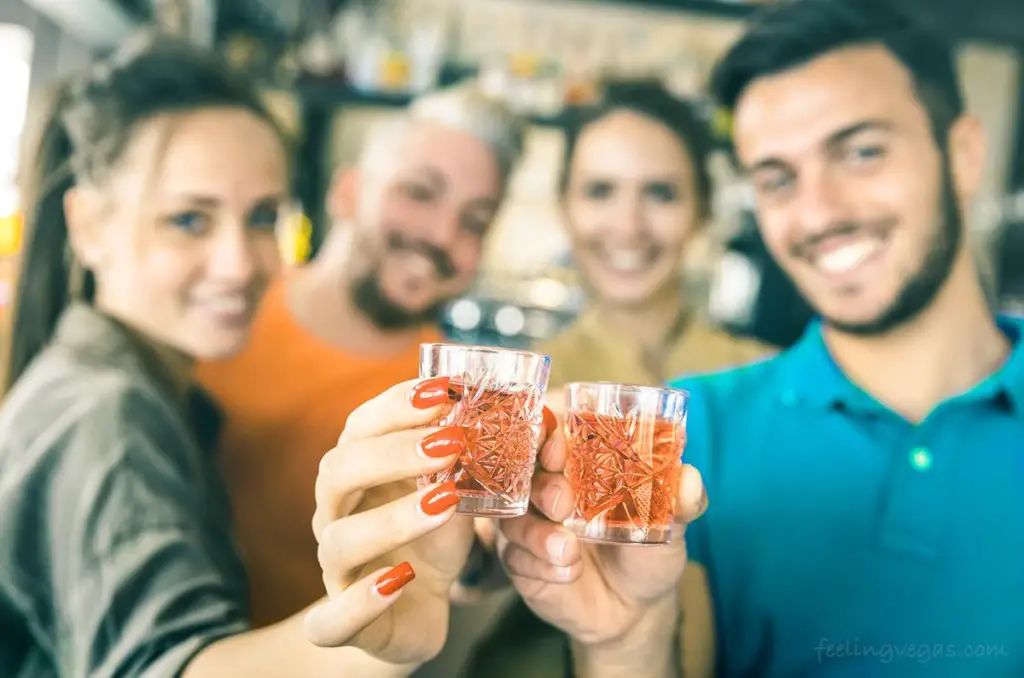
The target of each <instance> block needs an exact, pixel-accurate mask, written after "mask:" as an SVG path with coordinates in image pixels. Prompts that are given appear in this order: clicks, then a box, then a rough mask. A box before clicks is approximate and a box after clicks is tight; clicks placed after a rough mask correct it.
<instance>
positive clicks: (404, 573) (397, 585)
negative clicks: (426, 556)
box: [373, 563, 416, 597]
mask: <svg viewBox="0 0 1024 678" xmlns="http://www.w3.org/2000/svg"><path fill="white" fill-rule="evenodd" d="M415 578H416V573H415V572H414V571H413V569H412V565H410V564H409V563H402V564H400V565H396V566H394V567H393V568H391V569H390V570H388V571H387V572H385V573H384V574H382V575H381V576H380V579H378V580H377V583H376V584H374V585H373V588H375V589H376V590H377V593H378V594H380V595H382V596H384V597H387V596H391V595H394V594H396V593H398V592H399V591H400V590H402V587H404V586H405V585H406V584H408V583H409V582H411V581H412V580H413V579H415Z"/></svg>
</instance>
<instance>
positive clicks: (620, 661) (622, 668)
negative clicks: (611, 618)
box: [572, 596, 680, 678]
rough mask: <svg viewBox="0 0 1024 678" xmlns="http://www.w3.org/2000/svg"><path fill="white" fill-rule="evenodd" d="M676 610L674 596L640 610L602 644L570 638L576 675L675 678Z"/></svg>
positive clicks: (589, 677) (580, 677)
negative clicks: (619, 632)
mask: <svg viewBox="0 0 1024 678" xmlns="http://www.w3.org/2000/svg"><path fill="white" fill-rule="evenodd" d="M679 620H680V610H679V603H678V600H677V599H676V598H675V597H674V596H670V597H668V598H667V599H666V600H665V601H664V602H659V603H657V604H656V605H655V606H654V607H652V608H651V609H650V610H648V611H647V612H646V613H644V614H643V615H642V616H641V617H640V619H639V620H638V621H637V623H635V624H633V625H632V626H631V627H630V628H629V630H627V631H626V633H624V634H623V635H622V636H619V637H618V638H615V639H614V640H611V641H606V642H602V643H594V644H587V643H580V642H578V641H576V640H573V641H572V658H573V668H574V671H573V675H574V676H575V677H576V678H677V677H678V676H679V675H680V663H679V659H678V656H677V648H678V638H679Z"/></svg>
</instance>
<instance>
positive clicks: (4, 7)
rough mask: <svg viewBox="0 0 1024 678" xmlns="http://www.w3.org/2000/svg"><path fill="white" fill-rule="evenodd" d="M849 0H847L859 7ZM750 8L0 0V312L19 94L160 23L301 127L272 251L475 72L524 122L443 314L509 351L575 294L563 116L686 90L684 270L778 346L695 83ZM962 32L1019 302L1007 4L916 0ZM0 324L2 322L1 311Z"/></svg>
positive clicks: (765, 272) (791, 309) (1021, 201)
mask: <svg viewBox="0 0 1024 678" xmlns="http://www.w3.org/2000/svg"><path fill="white" fill-rule="evenodd" d="M853 1H855V0H851V2H853ZM759 4H761V3H756V2H744V1H742V0H731V1H730V0H646V1H633V2H629V1H626V0H622V1H619V2H609V1H600V2H598V1H594V0H590V1H588V0H549V1H543V0H404V1H402V0H379V1H375V2H367V1H361V0H350V1H347V2H346V1H339V0H0V88H2V90H3V91H4V93H5V96H4V103H3V105H2V108H0V314H2V315H3V318H4V319H6V318H7V317H8V316H9V306H10V300H11V284H12V280H13V275H14V273H15V271H16V269H17V256H16V255H17V252H18V249H19V246H20V221H19V217H18V205H17V194H16V190H15V181H16V172H17V155H18V146H19V138H20V135H21V130H22V127H23V125H24V121H25V117H26V111H27V110H28V111H30V110H31V107H30V102H31V100H32V99H33V98H34V96H36V95H37V94H38V93H39V92H40V91H41V89H42V88H44V87H45V86H46V84H47V83H48V82H50V81H51V80H52V79H53V78H54V77H56V76H58V75H59V74H61V73H62V72H64V71H66V70H68V69H70V68H73V67H75V66H78V65H80V64H82V63H83V62H85V61H86V60H88V59H89V58H90V57H91V56H93V55H96V54H102V53H103V52H104V51H106V50H109V49H110V48H111V47H112V46H114V45H116V44H117V43H118V42H119V41H120V40H122V39H123V38H124V37H125V36H126V35H127V34H128V33H129V32H130V31H131V30H133V29H134V28H135V27H138V26H141V25H144V24H147V23H151V22H158V23H160V24H161V25H162V26H164V27H165V28H166V29H167V30H172V31H177V32H183V33H186V34H188V35H189V36H190V37H191V38H192V39H193V40H195V41H196V42H198V43H202V44H207V45H211V46H214V47H215V48H216V49H218V50H220V51H222V52H223V53H225V54H226V55H227V56H228V58H229V59H230V61H231V63H232V64H233V65H234V66H235V67H237V68H238V69H240V70H242V71H244V72H246V73H249V74H251V75H253V76H255V77H257V78H258V79H259V81H260V82H261V83H263V86H264V91H265V93H266V97H267V99H268V101H270V102H271V104H272V106H273V110H274V111H276V112H277V113H278V114H279V115H280V117H281V120H282V121H283V122H284V124H285V126H286V127H287V128H288V129H289V130H290V131H291V132H292V133H294V135H295V137H296V140H297V153H298V157H297V168H298V172H297V177H296V186H295V195H296V199H297V201H298V205H299V207H300V209H301V211H300V212H299V214H298V216H296V218H295V219H294V222H293V223H292V224H291V225H290V227H289V228H288V229H286V231H285V232H284V233H282V237H281V244H282V251H283V252H284V253H285V256H286V257H287V258H288V259H289V261H291V262H293V263H301V262H302V261H304V260H306V259H307V258H308V257H311V256H315V253H316V249H317V246H318V244H319V242H320V241H321V240H322V237H323V234H324V232H325V229H326V228H328V227H329V226H328V224H326V223H325V222H324V218H323V209H322V206H323V202H324V191H325V187H326V186H327V185H328V183H329V180H330V176H331V173H332V171H333V169H334V168H335V167H336V166H338V165H339V164H344V163H347V162H351V161H352V160H353V159H354V156H355V153H356V151H357V149H358V147H359V141H360V138H361V135H362V132H363V130H364V129H365V128H366V126H367V124H368V123H370V122H371V121H373V120H374V119H378V118H380V117H382V116H388V115H393V114H394V113H395V112H396V111H397V110H399V109H400V108H401V107H402V106H403V105H405V104H406V103H407V102H408V101H409V99H410V97H411V96H414V95H415V94H416V93H418V92H422V91H426V90H429V89H431V88H434V87H436V86H438V85H444V84H450V83H452V82H454V81H458V80H460V79H462V78H467V77H474V78H479V79H480V80H481V81H482V82H483V83H484V84H485V85H486V87H487V88H488V89H489V90H491V91H493V92H494V93H495V94H496V95H499V96H503V97H505V98H507V99H508V100H509V101H510V102H511V103H513V104H514V106H515V107H516V108H517V109H518V110H520V111H521V112H522V113H523V114H524V115H526V116H528V117H529V118H530V120H531V122H532V126H531V132H530V137H529V141H528V152H527V155H526V159H525V161H524V162H523V164H522V165H521V167H520V168H519V170H518V172H517V174H516V176H515V179H514V181H513V187H512V191H511V196H510V199H509V201H508V202H507V204H506V206H505V208H504V210H503V212H502V215H501V217H500V219H499V221H498V223H497V225H496V226H495V231H494V233H493V235H492V237H491V238H490V239H489V242H488V252H487V255H486V259H485V264H484V269H483V274H482V276H481V278H480V281H479V284H478V285H477V287H476V289H475V290H474V291H473V292H472V293H471V294H469V295H467V296H466V297H465V298H463V299H460V300H458V301H456V302H455V303H453V304H452V305H451V306H450V307H449V308H448V309H447V311H446V313H445V317H444V319H443V326H444V328H445V330H446V331H447V332H448V334H449V335H450V336H451V337H452V338H454V339H456V340H458V341H466V342H472V343H484V344H497V345H504V346H520V345H524V344H526V343H529V342H531V341H533V340H536V339H540V338H544V337H547V336H550V335H552V334H554V333H555V332H557V331H558V330H559V329H560V328H561V327H563V326H564V325H565V324H566V323H567V322H569V321H570V320H571V319H572V318H573V317H574V316H575V314H576V313H577V311H578V310H579V308H580V307H581V306H582V304H583V302H584V299H585V291H584V290H583V289H582V288H581V287H580V285H579V282H578V280H577V276H576V274H575V271H574V268H573V262H572V260H571V256H570V254H569V250H568V244H567V242H566V236H565V233H564V230H563V228H562V225H561V218H560V213H559V205H558V200H557V195H556V189H555V178H556V177H557V175H558V172H559V167H560V163H561V143H562V135H561V131H560V129H559V121H560V116H561V114H562V112H563V110H564V107H565V106H566V105H567V104H571V103H575V102H580V101H586V100H587V99H589V98H591V97H595V96H600V86H599V83H600V81H601V79H602V78H604V77H607V76H637V77H649V78H658V79H662V80H664V81H665V82H666V83H667V84H668V85H669V86H670V87H671V89H672V90H673V91H674V92H675V93H676V94H677V95H678V96H680V97H684V98H688V99H692V100H695V101H697V102H699V103H700V104H701V105H702V106H703V110H704V111H705V112H706V115H707V116H708V121H709V124H711V125H712V126H713V127H714V128H715V130H716V132H717V133H718V135H719V140H720V147H721V152H720V153H719V154H718V156H717V157H716V158H714V159H713V163H714V168H713V170H714V176H715V178H716V198H715V207H716V209H715V223H714V224H713V228H712V229H710V230H709V237H708V238H707V242H706V243H704V244H703V246H702V247H697V248H694V254H693V261H692V262H690V264H688V275H689V282H688V285H690V286H691V287H692V293H693V295H694V298H695V299H697V300H700V303H701V304H702V305H703V306H704V307H705V309H706V310H707V311H708V312H709V314H710V315H711V316H712V317H713V318H714V319H715V320H717V321H718V322H720V323H721V324H723V325H725V326H727V327H729V328H731V329H732V330H733V331H734V332H736V333H739V334H748V335H753V336H756V337H758V338H760V339H762V340H766V341H769V342H771V343H775V344H778V345H786V344H788V343H789V342H790V341H792V340H793V339H794V338H795V337H796V336H797V335H798V334H799V332H800V330H801V329H802V326H803V323H804V322H805V321H806V319H807V318H806V312H805V311H804V310H803V307H802V306H801V305H800V304H799V303H798V300H796V298H795V296H794V293H793V291H792V290H791V289H790V288H789V287H788V285H787V284H786V283H785V281H784V280H782V279H781V278H780V277H779V276H778V275H777V272H776V271H774V270H773V269H772V267H771V265H770V263H769V262H768V260H767V258H766V256H765V254H764V252H763V249H762V247H761V245H760V242H759V240H758V238H757V236H756V231H755V230H754V226H755V224H754V222H753V217H752V215H751V213H750V203H749V197H748V193H747V191H746V190H745V187H744V185H743V184H742V182H740V181H738V180H737V179H736V178H735V177H734V176H733V173H732V171H731V169H730V164H729V161H728V142H727V138H726V137H727V131H728V121H727V120H723V119H721V117H720V116H718V115H716V113H715V110H714V108H713V107H712V105H711V104H710V102H707V101H705V99H704V96H703V91H702V88H703V84H704V82H705V80H706V77H707V74H708V71H709V69H710V67H711V65H712V63H713V62H714V60H715V58H716V57H717V56H718V55H719V54H720V53H721V52H722V51H723V50H724V49H725V48H726V46H727V45H728V44H729V43H730V41H732V40H733V39H734V38H735V36H736V35H737V33H738V31H739V30H740V28H741V26H742V22H743V21H745V20H746V18H747V17H749V15H750V14H751V12H752V11H754V10H755V9H756V8H757V7H758V6H759ZM919 4H920V6H921V10H922V12H924V13H926V14H928V15H929V16H930V17H931V18H932V19H933V20H934V21H935V22H936V24H937V25H938V26H939V27H940V28H942V29H943V30H944V31H946V32H948V33H949V34H951V35H952V36H954V37H955V38H956V39H957V40H958V44H959V45H960V66H961V68H962V70H963V74H964V76H965V78H964V79H965V82H966V85H967V99H968V104H969V107H970V108H971V109H972V110H973V111H975V112H976V113H978V114H979V115H980V116H981V117H982V119H983V122H984V124H985V127H986V129H987V130H988V133H989V135H990V144H991V150H992V154H991V157H990V164H989V167H988V174H987V179H986V192H985V198H984V199H983V200H982V201H981V202H980V203H979V204H978V205H977V209H978V212H979V214H978V217H977V218H976V219H975V220H974V222H973V223H974V228H975V230H976V234H975V240H976V243H977V245H978V256H979V258H980V259H981V260H982V261H983V262H984V270H985V271H986V276H987V283H988V285H989V289H990V291H991V294H992V299H993V303H996V304H998V305H1000V306H1001V307H1002V308H1003V309H1004V310H1010V311H1017V312H1024V223H1022V221H1024V135H1022V133H1021V115H1020V113H1021V110H1022V106H1021V98H1022V91H1024V90H1022V87H1021V51H1022V50H1021V46H1022V45H1024V4H1022V3H1020V2H1018V1H1017V0H976V1H975V2H971V3H965V2H962V0H920V1H919ZM4 324H5V325H6V322H5V323H4Z"/></svg>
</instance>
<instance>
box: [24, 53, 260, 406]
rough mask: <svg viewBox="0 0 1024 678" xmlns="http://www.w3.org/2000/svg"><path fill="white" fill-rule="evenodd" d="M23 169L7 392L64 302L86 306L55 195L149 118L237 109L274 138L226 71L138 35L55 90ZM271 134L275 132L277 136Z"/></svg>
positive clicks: (205, 57) (97, 174) (115, 153)
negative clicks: (21, 240) (23, 238)
mask: <svg viewBox="0 0 1024 678" xmlns="http://www.w3.org/2000/svg"><path fill="white" fill-rule="evenodd" d="M47 103H48V108H47V110H46V111H45V113H44V115H43V116H41V117H40V118H38V120H39V123H40V126H39V128H38V130H37V131H36V135H35V136H34V138H33V142H32V143H30V144H29V145H28V146H27V147H26V155H25V158H24V161H23V163H22V182H21V188H22V195H21V205H22V208H23V210H24V216H25V232H26V242H25V249H24V252H23V254H22V261H21V266H20V269H21V270H20V274H19V279H18V288H17V294H16V297H15V309H14V322H13V327H12V332H11V344H10V355H9V357H8V365H7V368H8V369H7V386H8V387H9V386H11V385H13V384H14V382H15V381H17V379H18V378H19V377H20V376H21V374H22V373H23V372H24V371H25V369H26V367H27V366H28V364H29V363H30V362H31V361H32V359H33V358H34V357H35V356H36V354H38V353H39V352H40V351H41V350H42V349H43V347H44V346H45V345H46V344H47V343H48V342H49V340H50V338H51V336H52V334H53V331H54V328H55V326H56V324H57V320H58V318H59V317H60V315H61V313H62V312H63V311H64V309H65V307H66V306H67V305H68V303H69V302H70V301H71V299H72V298H81V299H83V300H85V301H91V300H92V295H93V288H94V282H93V276H92V274H91V273H90V272H89V271H85V270H82V269H81V267H80V266H78V265H77V264H76V263H75V262H74V257H73V256H72V253H71V250H70V246H69V241H68V226H67V222H66V219H65V214H64V196H65V194H66V193H67V192H68V190H70V189H71V188H72V187H74V186H75V185H76V184H78V183H88V184H93V185H102V183H103V182H104V181H105V180H106V178H107V176H108V174H109V172H110V171H111V169H113V168H114V167H116V165H117V163H118V161H119V160H120V159H121V156H122V155H123V153H124V152H125V150H126V149H127V148H128V146H129V145H130V143H131V141H132V138H133V136H134V134H135V132H136V130H137V129H138V127H139V126H140V125H141V124H143V123H145V122H147V121H148V120H151V119H153V118H154V117H157V116H160V115H163V114H167V113H181V112H188V111H194V110H198V109H203V108H209V107H217V106H226V107H235V108H242V109H245V110H248V111H251V112H252V113H254V114H256V115H257V116H259V117H261V118H263V119H264V120H266V121H267V123H268V124H270V125H271V126H273V127H274V128H275V130H277V129H278V128H277V126H276V125H275V122H274V120H273V119H272V118H271V116H270V114H269V113H268V112H267V110H266V108H265V107H264V105H263V103H262V101H261V99H260V97H259V95H258V94H257V92H256V91H255V89H254V88H253V87H252V86H251V85H250V84H249V83H248V82H247V81H245V80H243V79H241V78H238V77H236V76H235V75H234V74H233V73H231V71H230V70H229V69H228V68H227V66H226V65H225V64H223V63H222V62H221V61H219V60H218V59H217V58H215V57H214V56H213V55H212V54H208V53H205V52H202V51H200V50H198V49H197V48H195V47H193V46H192V45H189V44H188V43H185V42H180V41H178V40H175V39H172V38H168V37H162V36H156V35H150V34H142V35H139V36H137V37H136V38H135V39H133V40H131V41H129V42H127V43H125V44H124V45H123V46H122V47H121V49H119V50H118V51H117V52H116V53H115V54H113V55H112V56H111V57H109V58H108V59H106V60H103V61H100V62H98V63H96V64H95V65H94V66H93V67H92V68H91V69H90V70H89V71H88V72H86V73H84V74H82V75H80V76H78V77H72V78H70V79H69V80H67V81H66V82H64V83H62V84H61V85H60V86H59V87H57V88H56V89H55V90H54V91H53V93H52V95H51V97H50V99H49V101H48V102H47ZM278 131H279V130H278Z"/></svg>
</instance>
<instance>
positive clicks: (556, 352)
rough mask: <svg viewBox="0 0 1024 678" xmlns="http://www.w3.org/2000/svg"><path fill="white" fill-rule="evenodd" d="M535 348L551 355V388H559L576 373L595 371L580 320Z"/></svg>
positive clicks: (538, 343) (539, 351)
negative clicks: (591, 365)
mask: <svg viewBox="0 0 1024 678" xmlns="http://www.w3.org/2000/svg"><path fill="white" fill-rule="evenodd" d="M533 350H534V351H537V352H538V353H543V354H545V355H549V356H551V372H550V376H549V378H548V387H549V388H559V387H561V386H563V385H565V384H566V383H567V382H569V381H574V380H575V377H574V375H578V374H580V373H589V372H592V371H593V368H591V367H590V364H591V363H592V362H593V356H592V355H591V354H590V352H589V351H588V350H587V335H586V332H584V331H583V329H582V328H581V327H580V324H579V321H576V322H574V323H573V324H571V325H569V327H567V328H565V329H564V330H562V331H561V332H559V333H558V334H556V335H554V336H553V337H550V338H548V339H545V340H543V341H540V342H537V343H536V344H535V345H534V346H533Z"/></svg>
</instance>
